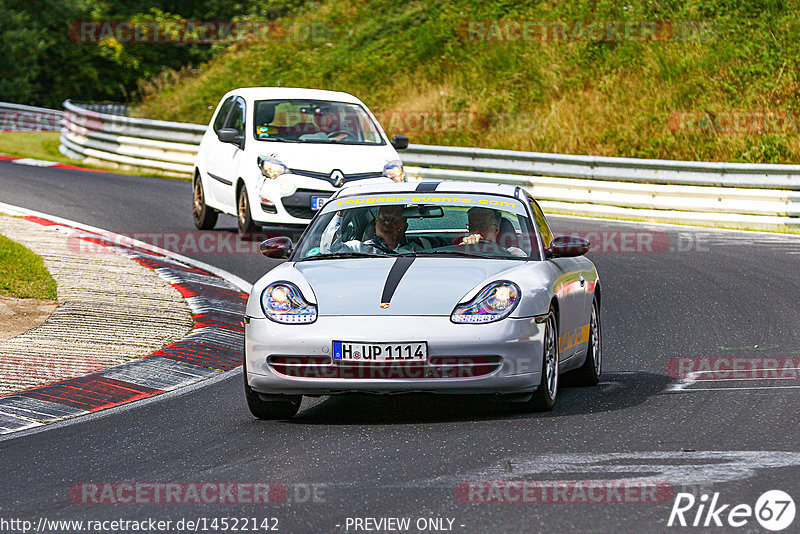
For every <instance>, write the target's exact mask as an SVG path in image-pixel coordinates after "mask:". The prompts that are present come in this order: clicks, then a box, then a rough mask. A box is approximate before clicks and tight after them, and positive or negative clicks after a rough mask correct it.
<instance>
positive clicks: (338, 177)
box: [331, 169, 344, 187]
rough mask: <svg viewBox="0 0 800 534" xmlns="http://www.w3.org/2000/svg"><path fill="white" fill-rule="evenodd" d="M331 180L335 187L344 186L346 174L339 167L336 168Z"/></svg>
mask: <svg viewBox="0 0 800 534" xmlns="http://www.w3.org/2000/svg"><path fill="white" fill-rule="evenodd" d="M331 182H333V185H334V186H335V187H342V184H343V183H344V174H343V173H342V171H340V170H339V169H336V170H335V171H333V172H332V173H331Z"/></svg>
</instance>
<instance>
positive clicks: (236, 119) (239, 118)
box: [225, 98, 244, 135]
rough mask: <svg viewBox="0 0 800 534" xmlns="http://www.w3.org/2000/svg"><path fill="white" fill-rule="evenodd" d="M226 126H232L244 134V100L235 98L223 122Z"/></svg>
mask: <svg viewBox="0 0 800 534" xmlns="http://www.w3.org/2000/svg"><path fill="white" fill-rule="evenodd" d="M225 127H226V128H233V129H234V130H236V131H237V132H239V133H240V134H242V135H244V100H242V99H241V98H237V99H236V102H234V104H233V109H232V110H231V114H230V116H229V117H228V120H227V121H226V122H225Z"/></svg>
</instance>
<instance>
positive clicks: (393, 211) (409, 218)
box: [292, 193, 540, 261]
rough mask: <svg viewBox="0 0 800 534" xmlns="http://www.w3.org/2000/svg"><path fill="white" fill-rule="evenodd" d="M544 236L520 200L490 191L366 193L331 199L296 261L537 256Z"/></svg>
mask: <svg viewBox="0 0 800 534" xmlns="http://www.w3.org/2000/svg"><path fill="white" fill-rule="evenodd" d="M539 253H540V251H539V247H538V240H537V239H536V234H535V233H534V231H533V229H532V226H531V222H530V219H529V218H528V216H527V213H526V212H525V209H524V207H523V205H522V203H521V202H520V201H519V200H516V199H512V198H510V197H500V196H490V195H462V194H452V195H448V196H443V197H433V196H416V194H415V193H410V194H406V195H403V196H402V197H398V196H394V197H387V196H386V195H383V196H376V195H373V196H361V197H350V198H344V199H337V200H334V201H332V202H330V203H329V204H327V205H326V206H325V207H324V209H323V213H322V214H320V216H319V217H318V218H317V219H315V220H314V221H313V222H312V224H311V226H310V227H309V228H308V231H307V232H306V234H305V235H304V237H303V239H302V240H301V241H300V243H298V245H297V248H296V250H295V252H294V254H293V256H292V259H293V260H294V261H314V260H321V259H326V258H330V259H334V258H342V257H353V258H358V257H375V256H384V257H386V256H436V255H442V256H445V255H448V256H460V257H474V258H492V259H497V258H502V259H509V260H531V259H536V260H538V259H539V258H540V256H539Z"/></svg>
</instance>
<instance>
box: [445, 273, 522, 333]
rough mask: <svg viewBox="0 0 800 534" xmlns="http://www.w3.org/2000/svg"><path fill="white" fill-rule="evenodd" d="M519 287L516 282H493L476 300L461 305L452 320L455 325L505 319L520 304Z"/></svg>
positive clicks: (451, 317) (454, 312)
mask: <svg viewBox="0 0 800 534" xmlns="http://www.w3.org/2000/svg"><path fill="white" fill-rule="evenodd" d="M519 296H520V291H519V286H518V285H517V284H515V283H514V282H505V281H503V282H492V283H491V284H489V285H488V286H486V287H484V288H483V289H482V290H481V291H480V293H478V294H477V295H476V296H475V298H473V299H471V300H470V301H469V302H465V303H463V304H459V305H458V306H456V309H455V310H453V314H452V315H451V316H450V320H451V321H453V322H454V323H491V322H494V321H499V320H501V319H505V318H506V317H508V316H509V315H511V312H512V311H514V308H516V307H517V304H518V303H519Z"/></svg>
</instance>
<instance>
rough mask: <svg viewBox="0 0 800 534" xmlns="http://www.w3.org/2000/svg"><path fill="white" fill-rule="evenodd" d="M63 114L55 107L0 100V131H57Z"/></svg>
mask: <svg viewBox="0 0 800 534" xmlns="http://www.w3.org/2000/svg"><path fill="white" fill-rule="evenodd" d="M63 115H64V113H63V112H61V111H58V110H55V109H47V108H37V107H34V106H23V105H22V104H9V103H6V102H0V131H20V132H48V131H58V130H59V129H60V128H61V118H62V117H63Z"/></svg>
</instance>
